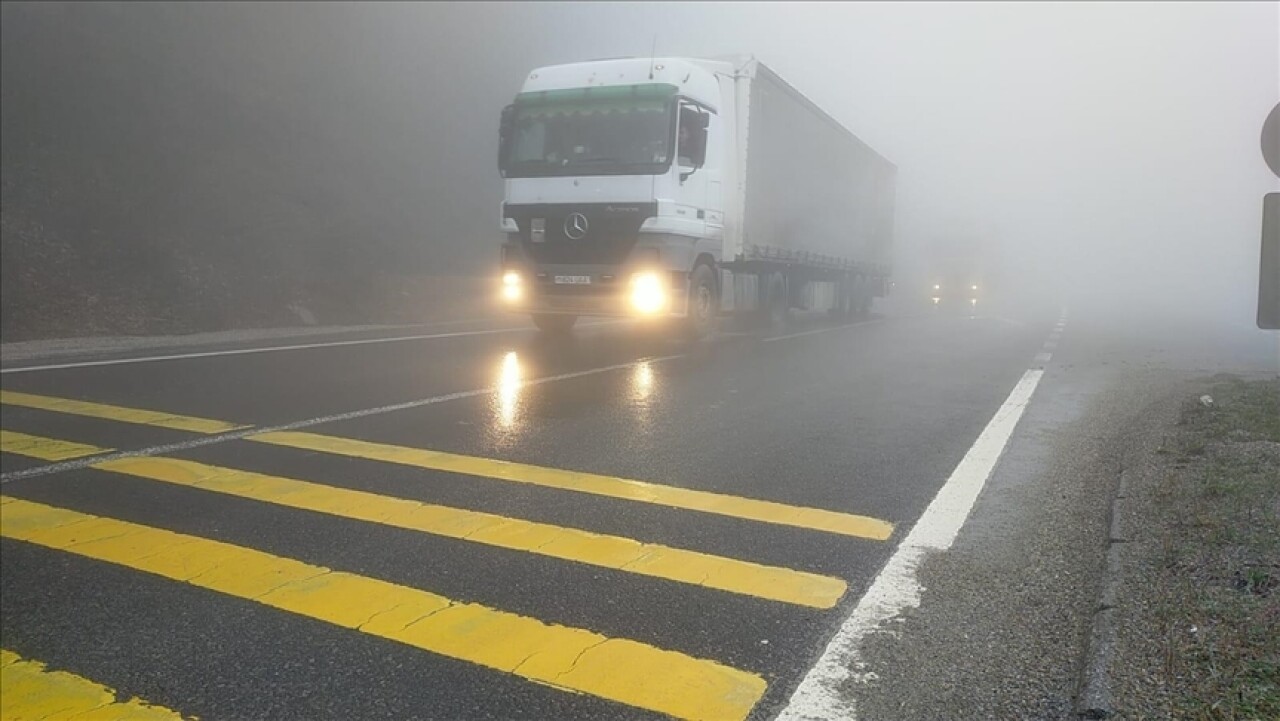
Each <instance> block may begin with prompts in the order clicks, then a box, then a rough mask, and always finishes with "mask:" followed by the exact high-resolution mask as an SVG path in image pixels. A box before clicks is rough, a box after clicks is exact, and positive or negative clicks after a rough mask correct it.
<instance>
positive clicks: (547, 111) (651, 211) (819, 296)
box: [498, 58, 897, 337]
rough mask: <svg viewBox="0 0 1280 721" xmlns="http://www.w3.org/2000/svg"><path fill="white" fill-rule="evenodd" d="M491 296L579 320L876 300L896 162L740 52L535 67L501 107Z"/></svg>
mask: <svg viewBox="0 0 1280 721" xmlns="http://www.w3.org/2000/svg"><path fill="white" fill-rule="evenodd" d="M498 156H499V160H498V166H499V169H500V171H501V173H502V177H503V178H504V185H505V192H504V202H503V204H502V228H503V231H504V232H505V234H506V241H505V242H504V244H503V245H502V272H501V290H500V295H501V298H502V302H503V303H504V304H505V305H506V306H507V307H509V308H510V309H512V310H514V311H517V312H521V313H527V314H529V315H530V316H532V318H533V321H534V322H535V323H536V324H537V326H538V327H539V328H541V329H543V330H545V331H553V332H563V331H567V330H568V329H570V328H571V327H572V326H573V323H574V321H575V320H576V319H577V317H579V316H584V315H589V316H637V315H638V316H651V317H674V318H677V319H679V322H680V324H681V325H682V327H683V328H684V329H685V331H686V332H687V333H688V334H689V335H691V336H695V337H696V336H701V335H703V334H705V333H707V332H708V331H709V330H710V329H711V328H712V324H713V322H714V319H715V318H716V317H717V316H719V315H722V314H730V313H746V314H753V315H757V316H758V317H762V318H765V319H768V320H769V321H770V322H772V323H775V324H781V323H783V322H785V321H786V319H787V318H788V317H789V315H790V313H791V311H792V309H811V310H828V311H831V312H832V313H833V314H836V315H839V316H856V315H863V314H866V313H867V312H868V311H869V310H870V307H871V304H872V299H873V298H874V297H876V296H880V295H883V294H884V292H885V288H886V286H887V279H888V276H889V272H890V268H889V258H890V252H891V244H892V239H893V220H894V183H895V177H896V172H897V171H896V168H895V167H894V165H893V164H892V163H890V162H889V161H887V160H885V159H884V158H883V157H881V156H880V155H879V154H878V153H876V152H875V151H874V150H872V149H871V148H870V147H869V146H867V145H866V144H865V143H863V142H862V141H861V140H859V139H858V138H857V137H855V136H854V135H853V134H852V133H850V132H849V131H848V130H846V129H845V128H844V127H843V126H841V125H840V124H839V123H838V122H836V121H835V120H834V119H833V118H832V117H831V116H830V115H828V114H827V113H825V112H823V111H822V109H821V108H819V107H818V106H817V105H815V104H814V103H813V102H811V101H810V100H808V99H807V98H805V97H804V96H803V95H801V94H800V92H799V91H797V90H796V89H795V88H793V87H791V86H790V85H788V84H787V83H786V82H784V81H783V80H782V79H781V78H779V77H778V76H777V75H776V74H775V73H774V72H772V71H771V70H769V69H768V68H767V67H765V66H764V65H763V64H762V63H760V62H759V61H757V60H755V59H754V58H737V59H729V60H702V59H690V58H628V59H614V60H597V61H591V62H583V63H574V64H569V65H557V66H553V67H544V68H539V69H537V70H534V71H533V72H531V73H530V74H529V76H528V77H527V78H525V82H524V86H523V87H522V88H521V90H520V92H519V94H518V95H516V98H515V102H514V103H512V104H511V105H509V106H507V107H506V108H505V109H504V110H503V113H502V121H501V130H500V133H499V153H498Z"/></svg>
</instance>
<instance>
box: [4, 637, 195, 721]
mask: <svg viewBox="0 0 1280 721" xmlns="http://www.w3.org/2000/svg"><path fill="white" fill-rule="evenodd" d="M0 719H4V721H60V720H61V719H68V720H74V721H123V720H124V719H128V720H129V721H181V719H182V716H181V715H179V714H177V713H175V712H173V711H170V710H169V709H167V708H163V707H160V706H152V705H150V704H148V703H146V702H144V701H142V700H140V699H137V698H133V699H129V700H127V701H120V700H119V699H118V698H117V697H116V693H115V691H112V690H111V689H109V688H107V687H106V686H103V685H101V684H97V683H94V682H93V681H90V680H89V679H86V678H81V677H79V676H76V675H75V674H72V673H68V672H66V671H50V670H48V669H47V668H45V665H44V664H43V663H40V662H38V661H31V660H29V659H24V658H22V657H21V656H19V655H18V654H16V653H14V652H13V651H9V650H6V649H0Z"/></svg>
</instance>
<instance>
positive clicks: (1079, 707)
mask: <svg viewBox="0 0 1280 721" xmlns="http://www.w3.org/2000/svg"><path fill="white" fill-rule="evenodd" d="M1129 475H1130V474H1129V471H1128V470H1127V469H1121V471H1120V482H1119V484H1118V486H1117V488H1116V495H1115V497H1114V498H1113V499H1112V500H1111V509H1110V513H1111V521H1110V524H1109V530H1108V534H1107V558H1106V566H1105V567H1104V569H1103V572H1102V584H1101V586H1100V589H1099V593H1098V606H1097V611H1096V612H1095V613H1094V616H1093V625H1092V627H1091V628H1090V630H1089V642H1088V647H1087V650H1086V652H1085V658H1084V665H1083V667H1082V668H1081V672H1080V692H1079V694H1078V695H1077V697H1076V709H1075V711H1076V715H1077V716H1078V717H1079V718H1084V719H1105V718H1110V717H1111V716H1112V715H1114V713H1115V708H1114V705H1113V700H1112V695H1111V673H1110V669H1111V657H1112V655H1113V653H1114V651H1115V645H1116V625H1115V624H1116V620H1115V607H1116V602H1117V596H1116V594H1117V592H1118V591H1119V588H1120V563H1121V554H1122V553H1123V552H1124V551H1123V549H1124V546H1125V544H1126V543H1128V541H1129V539H1128V538H1127V537H1126V536H1125V533H1124V527H1123V524H1124V521H1123V513H1122V511H1123V510H1125V507H1126V506H1127V503H1128V498H1129Z"/></svg>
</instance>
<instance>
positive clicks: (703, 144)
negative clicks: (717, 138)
mask: <svg viewBox="0 0 1280 721" xmlns="http://www.w3.org/2000/svg"><path fill="white" fill-rule="evenodd" d="M686 112H689V113H691V114H693V115H694V118H693V121H694V122H692V123H690V125H691V126H692V127H691V128H690V131H689V147H688V149H687V151H686V149H683V148H682V149H681V151H682V152H684V153H685V157H687V158H688V159H689V161H690V162H691V163H693V170H691V171H689V172H687V173H681V174H680V182H682V183H683V182H684V181H686V180H688V179H689V176H690V175H693V174H694V172H696V171H697V170H698V169H699V168H701V167H702V166H703V165H704V164H705V163H706V162H707V128H708V127H709V126H710V125H711V115H710V114H708V113H705V112H702V111H695V110H692V109H690V110H688V111H686ZM681 120H682V121H683V120H684V118H681Z"/></svg>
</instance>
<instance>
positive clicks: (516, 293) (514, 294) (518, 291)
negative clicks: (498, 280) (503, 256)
mask: <svg viewBox="0 0 1280 721" xmlns="http://www.w3.org/2000/svg"><path fill="white" fill-rule="evenodd" d="M523 284H524V279H523V278H521V277H520V274H519V273H517V272H515V271H514V270H508V271H507V272H505V273H503V274H502V298H503V300H506V301H509V302H513V303H514V302H515V301H517V300H520V297H521V296H522V295H524V287H523Z"/></svg>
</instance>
